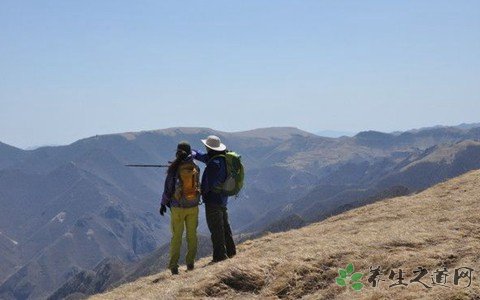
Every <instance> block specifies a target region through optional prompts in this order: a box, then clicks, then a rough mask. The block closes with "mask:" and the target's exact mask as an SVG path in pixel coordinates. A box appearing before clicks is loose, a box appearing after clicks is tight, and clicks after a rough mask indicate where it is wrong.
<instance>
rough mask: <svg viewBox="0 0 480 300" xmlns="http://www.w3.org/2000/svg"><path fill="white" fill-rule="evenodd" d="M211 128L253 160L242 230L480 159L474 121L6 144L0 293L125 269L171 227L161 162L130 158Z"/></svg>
mask: <svg viewBox="0 0 480 300" xmlns="http://www.w3.org/2000/svg"><path fill="white" fill-rule="evenodd" d="M210 134H216V135H218V136H220V137H221V138H222V140H223V141H224V142H225V143H226V144H227V146H228V147H229V148H230V149H232V150H235V151H237V152H239V153H241V154H242V155H243V160H244V163H245V166H246V170H247V173H246V187H245V189H244V191H243V192H242V193H241V195H240V196H239V198H238V199H232V200H231V201H230V205H229V210H230V216H231V222H232V226H233V229H234V230H235V232H236V233H237V234H239V233H244V234H253V235H260V234H262V233H264V232H265V231H284V230H288V229H291V228H296V227H300V226H303V225H305V224H308V223H311V222H315V221H319V220H323V219H325V218H326V217H328V216H330V215H332V214H337V213H340V212H342V211H345V210H348V209H350V208H352V207H356V206H360V205H365V204H368V203H371V202H375V201H378V200H380V199H385V198H389V197H395V196H399V195H404V194H407V193H412V192H415V191H419V190H422V189H425V188H428V187H430V186H432V185H434V184H436V183H438V182H441V181H444V180H446V179H448V178H452V177H455V176H458V175H460V174H462V173H465V172H467V171H469V170H472V169H477V168H480V142H479V140H480V127H479V126H476V125H471V126H469V125H462V126H459V127H435V128H428V129H423V130H416V131H408V132H404V133H393V134H386V133H380V132H374V131H368V132H361V133H359V134H357V135H355V136H354V137H341V138H327V137H319V136H317V135H314V134H311V133H308V132H304V131H301V130H298V129H295V128H264V129H257V130H252V131H246V132H237V133H226V132H218V131H215V130H212V129H206V128H170V129H165V130H157V131H145V132H137V133H123V134H111V135H103V136H95V137H91V138H87V139H83V140H79V141H77V142H75V143H73V144H71V145H67V146H58V147H42V148H39V149H36V150H31V151H25V150H20V149H17V148H14V147H11V146H8V145H5V144H0V205H1V206H2V208H3V209H2V210H0V270H1V271H0V298H2V299H36V298H45V297H47V296H49V295H51V294H52V293H53V292H55V291H56V290H57V289H58V288H60V287H61V286H62V285H63V284H64V283H65V282H67V281H68V280H69V279H72V278H74V277H75V275H76V274H80V273H81V272H82V271H88V270H92V269H93V268H95V266H97V265H98V264H99V263H100V262H102V261H104V259H105V258H112V260H115V261H116V262H118V265H120V266H122V268H123V267H124V266H126V265H130V264H134V263H141V262H142V259H146V258H147V257H149V255H152V253H154V250H155V249H157V248H158V247H159V246H161V245H163V244H165V243H166V242H168V239H169V236H170V232H169V218H168V217H167V218H161V217H160V216H159V215H158V213H157V210H158V205H159V197H160V193H161V191H162V185H163V179H164V175H165V174H164V173H165V170H155V169H132V168H126V167H124V164H126V163H165V162H167V161H168V160H169V159H171V158H172V156H173V154H174V149H175V147H176V144H177V143H178V142H179V141H180V140H188V141H190V142H191V143H192V145H193V147H194V148H200V147H201V144H200V139H201V138H204V137H205V136H207V135H210ZM201 215H202V220H201V221H200V222H201V224H203V227H202V228H201V230H203V232H204V233H205V232H206V231H205V225H204V221H203V214H201ZM158 255H160V254H158ZM116 264H117V263H116ZM143 275H145V274H143ZM72 292H74V291H72ZM67 294H68V293H67Z"/></svg>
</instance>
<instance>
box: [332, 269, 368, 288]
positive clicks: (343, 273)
mask: <svg viewBox="0 0 480 300" xmlns="http://www.w3.org/2000/svg"><path fill="white" fill-rule="evenodd" d="M354 272H355V267H354V266H353V264H351V263H350V264H348V265H347V267H346V268H345V269H338V277H337V278H335V282H336V283H337V284H338V285H339V286H349V287H351V288H352V289H353V290H354V291H357V292H358V291H360V290H361V289H362V288H363V283H361V282H360V279H362V277H363V274H362V273H358V272H357V273H354Z"/></svg>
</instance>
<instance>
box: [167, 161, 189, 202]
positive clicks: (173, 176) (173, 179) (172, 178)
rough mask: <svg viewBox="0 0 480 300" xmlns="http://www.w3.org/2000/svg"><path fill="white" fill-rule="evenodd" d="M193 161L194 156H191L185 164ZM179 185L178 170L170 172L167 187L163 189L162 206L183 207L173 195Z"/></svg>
mask: <svg viewBox="0 0 480 300" xmlns="http://www.w3.org/2000/svg"><path fill="white" fill-rule="evenodd" d="M191 161H193V156H192V155H189V156H188V157H187V158H185V159H184V160H183V162H182V163H184V162H191ZM176 183H177V170H169V171H168V173H167V178H165V186H164V189H163V195H162V202H161V204H163V205H166V206H169V207H170V206H173V207H182V205H181V204H180V202H178V201H177V200H176V199H175V198H174V197H173V195H174V194H175V187H176Z"/></svg>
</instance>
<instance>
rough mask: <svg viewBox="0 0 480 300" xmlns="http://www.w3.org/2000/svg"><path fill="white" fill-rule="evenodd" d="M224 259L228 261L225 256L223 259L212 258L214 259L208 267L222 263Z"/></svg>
mask: <svg viewBox="0 0 480 300" xmlns="http://www.w3.org/2000/svg"><path fill="white" fill-rule="evenodd" d="M226 259H228V257H227V256H225V257H223V258H214V259H212V261H211V262H209V263H208V264H209V265H213V264H216V263H218V262H221V261H224V260H226Z"/></svg>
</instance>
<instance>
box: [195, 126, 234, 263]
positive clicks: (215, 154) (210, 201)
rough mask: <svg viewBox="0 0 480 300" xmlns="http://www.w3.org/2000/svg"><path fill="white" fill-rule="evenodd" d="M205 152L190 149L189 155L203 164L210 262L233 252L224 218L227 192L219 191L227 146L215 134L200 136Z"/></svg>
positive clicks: (202, 183)
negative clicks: (210, 252)
mask: <svg viewBox="0 0 480 300" xmlns="http://www.w3.org/2000/svg"><path fill="white" fill-rule="evenodd" d="M202 143H203V144H204V145H205V148H206V150H207V153H202V152H201V151H197V150H193V151H192V154H193V158H194V159H196V160H198V161H201V162H203V163H205V164H206V168H205V170H204V172H203V176H202V181H201V193H202V198H203V202H204V203H205V214H206V219H207V225H208V229H209V230H210V233H211V238H212V245H213V262H219V261H222V260H225V259H227V258H231V257H233V256H234V255H235V254H236V248H235V243H234V241H233V237H232V230H231V228H230V224H229V222H228V212H227V203H228V195H227V194H225V193H223V192H222V191H221V188H219V187H220V186H222V185H223V184H224V183H225V181H226V179H227V163H226V158H225V155H226V153H227V146H225V144H223V143H222V142H221V140H220V138H219V137H218V136H214V135H211V136H209V137H207V138H206V139H204V140H202Z"/></svg>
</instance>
